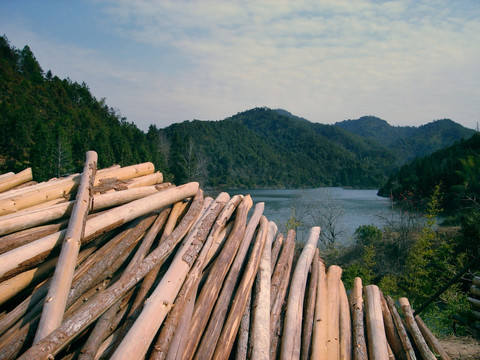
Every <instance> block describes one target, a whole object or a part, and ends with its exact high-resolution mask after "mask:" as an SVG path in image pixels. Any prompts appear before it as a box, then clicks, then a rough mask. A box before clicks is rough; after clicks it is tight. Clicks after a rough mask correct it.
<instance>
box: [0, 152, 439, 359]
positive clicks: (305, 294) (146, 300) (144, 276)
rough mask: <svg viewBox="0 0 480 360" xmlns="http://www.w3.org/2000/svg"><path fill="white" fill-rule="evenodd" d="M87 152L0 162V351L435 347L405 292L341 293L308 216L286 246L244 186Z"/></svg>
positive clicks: (299, 353) (134, 355)
mask: <svg viewBox="0 0 480 360" xmlns="http://www.w3.org/2000/svg"><path fill="white" fill-rule="evenodd" d="M96 159H97V156H96V154H95V153H94V152H88V153H87V156H86V161H85V167H84V169H83V172H82V174H76V175H72V176H69V177H66V178H61V179H52V180H50V181H47V182H44V183H38V184H37V183H34V182H32V181H31V180H32V176H31V170H30V171H29V170H27V171H25V172H22V173H19V174H13V173H10V174H4V175H0V236H1V237H0V359H16V358H19V359H53V358H55V359H81V360H86V359H129V360H130V359H198V360H203V359H300V358H301V359H395V358H396V359H416V358H418V359H433V358H435V357H434V355H433V354H439V355H440V356H441V358H443V359H448V356H447V355H446V354H444V353H442V349H441V348H439V345H438V341H436V339H435V338H434V337H433V335H432V334H431V332H430V331H429V330H428V328H427V327H426V326H425V324H423V322H422V321H421V319H420V318H419V317H415V318H414V317H413V314H412V310H411V308H410V305H409V304H408V300H407V299H406V298H402V299H400V305H399V306H396V305H395V304H394V302H393V300H392V299H390V298H389V297H388V296H387V297H384V296H383V294H382V292H381V291H380V289H379V288H378V287H376V286H375V285H368V286H365V287H363V286H362V282H361V279H360V278H357V279H355V283H354V288H353V289H352V290H351V291H349V295H348V293H347V291H346V289H345V286H344V284H343V282H342V279H341V275H342V269H341V268H340V267H338V266H335V265H331V266H329V267H327V266H326V265H325V263H324V262H323V260H322V259H321V256H320V252H319V250H318V248H317V242H318V238H319V235H320V231H321V229H320V228H319V227H313V228H312V229H311V231H310V234H309V237H308V240H307V241H306V243H305V244H304V247H303V249H302V250H301V251H296V249H295V248H296V246H295V244H296V234H295V231H294V230H290V231H288V233H287V234H286V235H284V234H281V233H279V232H278V227H277V225H276V224H275V223H273V222H271V221H268V219H267V218H266V217H265V216H264V215H263V212H264V204H263V203H257V204H254V203H253V201H252V199H251V197H250V196H249V195H236V196H233V197H230V196H229V195H228V194H227V193H224V192H223V193H220V194H218V195H217V196H216V197H215V198H212V197H208V196H204V194H203V191H202V189H200V188H199V185H198V183H195V182H192V183H188V184H184V185H181V186H174V185H171V184H168V183H163V177H162V174H161V173H159V172H155V169H154V167H153V165H152V164H151V163H144V164H137V165H132V166H127V167H118V166H116V167H111V168H107V169H100V170H97V166H96V162H97V160H96ZM22 184H24V185H22ZM401 314H403V316H402V315H401Z"/></svg>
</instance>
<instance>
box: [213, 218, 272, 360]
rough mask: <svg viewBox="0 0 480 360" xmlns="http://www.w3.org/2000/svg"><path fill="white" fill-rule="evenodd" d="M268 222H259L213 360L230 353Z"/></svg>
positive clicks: (258, 259) (265, 220)
mask: <svg viewBox="0 0 480 360" xmlns="http://www.w3.org/2000/svg"><path fill="white" fill-rule="evenodd" d="M267 228H268V220H267V219H266V218H265V216H262V219H261V221H260V230H259V233H258V235H257V237H256V239H255V243H254V244H253V248H252V252H251V254H250V257H249V259H248V262H247V265H246V267H245V271H244V272H243V276H242V280H241V281H240V284H239V285H238V287H237V291H236V293H235V298H234V299H233V302H232V305H231V307H230V310H229V312H228V317H227V319H226V321H225V324H224V326H223V329H222V333H221V334H220V338H219V340H218V342H217V347H216V348H215V353H214V354H213V357H212V359H213V360H223V359H228V357H229V356H230V352H231V351H232V348H233V344H234V341H235V337H236V335H237V331H238V327H239V326H240V321H241V319H242V316H243V313H244V311H245V306H246V304H247V301H248V299H249V298H250V292H251V290H252V285H253V282H254V281H255V276H256V274H257V271H258V267H259V265H260V258H261V255H262V252H263V249H264V247H265V240H266V237H267Z"/></svg>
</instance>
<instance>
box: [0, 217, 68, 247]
mask: <svg viewBox="0 0 480 360" xmlns="http://www.w3.org/2000/svg"><path fill="white" fill-rule="evenodd" d="M67 225H68V223H67V222H61V223H58V224H50V225H42V226H37V227H34V228H30V229H27V230H22V231H18V232H16V233H13V234H9V235H5V236H3V237H1V238H0V254H3V253H6V252H7V251H10V250H13V249H15V248H17V247H20V246H22V245H25V244H28V243H31V242H32V241H35V240H38V239H40V238H42V237H44V236H47V235H51V234H54V233H56V232H58V231H59V230H61V229H62V228H65V227H66V226H67Z"/></svg>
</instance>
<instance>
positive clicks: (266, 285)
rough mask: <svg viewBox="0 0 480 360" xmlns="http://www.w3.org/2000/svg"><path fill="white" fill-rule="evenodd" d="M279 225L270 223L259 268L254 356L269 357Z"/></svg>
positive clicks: (254, 315) (253, 334)
mask: <svg viewBox="0 0 480 360" xmlns="http://www.w3.org/2000/svg"><path fill="white" fill-rule="evenodd" d="M277 230H278V228H277V225H275V223H274V222H273V221H270V222H269V223H268V231H267V238H266V243H265V247H264V250H263V252H262V256H261V259H260V266H259V270H258V275H257V276H258V280H259V281H258V282H259V289H258V292H257V294H256V298H257V299H258V301H257V302H256V306H254V308H253V323H252V334H251V338H252V341H251V342H252V358H253V359H268V356H269V353H270V282H271V278H272V269H271V252H272V242H273V238H274V236H275V234H276V233H277Z"/></svg>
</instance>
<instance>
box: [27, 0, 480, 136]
mask: <svg viewBox="0 0 480 360" xmlns="http://www.w3.org/2000/svg"><path fill="white" fill-rule="evenodd" d="M93 4H94V5H95V8H96V9H97V11H103V12H102V13H101V16H99V18H101V19H102V23H101V24H99V26H100V25H101V27H102V29H103V31H104V32H105V33H104V34H102V36H105V37H107V36H112V37H120V39H122V40H123V41H124V42H125V44H126V46H127V45H128V44H143V45H142V46H143V48H142V49H145V48H146V49H150V50H149V53H150V55H145V54H142V53H141V52H140V53H139V54H134V53H133V52H128V51H127V52H126V53H127V54H126V56H128V57H129V58H119V55H118V54H117V53H114V52H112V53H108V52H105V51H101V50H100V49H98V48H93V47H92V48H87V49H86V48H84V47H80V46H74V45H72V44H69V43H67V42H66V43H59V42H53V41H50V40H45V39H37V40H38V42H39V46H38V49H37V48H33V50H34V52H35V54H38V58H39V60H40V62H41V64H42V65H44V64H45V63H46V64H49V61H48V60H50V63H51V64H52V67H51V68H52V71H53V72H54V73H56V74H60V75H64V76H70V77H71V78H72V79H73V80H77V81H83V80H85V81H86V82H87V83H88V84H89V85H90V87H91V88H92V90H93V91H94V93H95V95H96V96H98V97H103V96H105V97H107V103H108V104H109V105H111V106H113V107H118V108H120V109H121V111H122V113H123V114H124V115H126V116H127V117H128V118H129V120H131V121H135V122H136V123H137V124H138V125H139V126H140V127H141V128H143V129H145V128H146V127H147V126H148V124H149V123H152V122H156V123H157V124H158V125H160V126H165V125H167V124H169V123H171V122H176V121H181V120H185V119H192V118H201V119H221V118H224V117H225V116H228V115H231V114H234V113H236V112H237V111H241V110H244V109H248V108H250V107H253V106H263V105H266V106H270V107H282V108H285V109H287V110H289V111H292V112H294V113H296V114H298V115H300V116H304V117H306V118H308V119H311V120H315V121H320V122H335V121H340V120H343V119H346V118H355V117H358V116H361V115H364V114H373V115H377V116H380V117H383V118H385V119H386V120H387V121H389V122H391V123H394V124H408V125H414V124H415V122H416V123H417V124H418V122H421V123H425V122H427V121H431V120H433V119H435V118H440V117H452V118H453V119H454V120H455V121H459V122H462V123H463V124H465V125H467V126H470V127H474V126H475V123H476V122H477V121H478V118H479V117H480V105H479V104H478V101H476V99H478V98H479V97H480V86H479V85H480V70H479V68H478V63H479V62H480V21H479V18H480V7H479V6H475V1H473V2H463V3H453V4H454V5H456V7H454V6H451V2H448V1H441V0H438V1H435V2H426V1H418V2H417V1H415V2H414V1H409V2H407V1H384V2H376V1H375V2H374V1H366V0H361V1H355V2H351V1H346V0H343V1H307V0H303V1H253V0H251V1H244V2H243V1H242V2H240V1H228V2H227V1H199V0H196V1H195V0H194V1H173V0H170V1H147V0H141V1H134V2H133V1H129V0H118V1H100V0H96V1H94V2H93ZM462 4H469V5H468V6H467V5H462ZM472 4H473V5H472ZM98 9H101V10H98ZM45 49H49V50H48V51H47V50H45ZM151 54H154V56H152V55H151ZM135 55H138V56H137V57H135ZM43 59H46V60H45V61H44V60H43ZM53 65H54V66H53ZM44 67H46V68H48V65H46V66H44Z"/></svg>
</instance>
